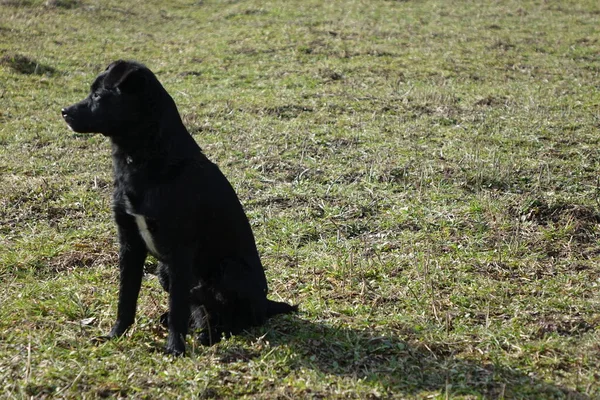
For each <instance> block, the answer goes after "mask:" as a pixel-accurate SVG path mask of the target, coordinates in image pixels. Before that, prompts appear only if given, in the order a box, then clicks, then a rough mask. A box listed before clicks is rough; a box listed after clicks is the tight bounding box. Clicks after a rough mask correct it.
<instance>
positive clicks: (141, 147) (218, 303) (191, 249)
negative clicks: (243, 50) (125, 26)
mask: <svg viewBox="0 0 600 400" xmlns="http://www.w3.org/2000/svg"><path fill="white" fill-rule="evenodd" d="M62 115H63V117H64V119H65V121H66V122H67V124H68V125H69V126H70V127H71V128H72V129H73V130H74V131H76V132H81V133H86V132H87V133H102V134H103V135H105V136H108V137H109V138H110V140H111V143H112V155H113V169H114V179H115V182H114V196H113V210H114V217H115V221H116V223H117V227H118V232H119V243H120V252H119V267H120V286H119V304H118V312H117V321H116V323H115V325H114V326H113V328H112V330H111V331H110V333H109V334H108V337H117V336H121V335H123V334H124V333H125V331H126V330H127V328H129V326H131V324H132V323H133V321H134V318H135V311H136V303H137V298H138V294H139V290H140V285H141V280H142V274H143V264H144V260H145V259H146V255H147V253H148V252H150V253H152V254H153V255H154V256H155V257H157V258H158V260H160V267H159V278H160V282H161V284H162V285H163V287H164V288H165V290H166V291H168V292H169V313H168V315H165V316H164V317H163V318H161V319H162V320H163V321H164V322H166V323H167V324H168V327H169V336H168V342H167V351H168V352H169V353H172V354H183V353H184V351H185V335H186V334H187V331H188V321H190V316H191V321H192V325H193V326H194V327H196V328H200V329H201V330H202V332H201V335H200V340H201V341H202V343H204V344H212V343H214V342H216V341H218V340H219V339H220V338H221V336H222V335H223V334H225V335H229V334H236V333H238V332H240V331H241V330H243V329H245V328H247V327H250V326H253V325H259V324H262V323H263V322H264V321H265V320H266V318H268V317H270V316H272V315H275V314H279V313H288V312H292V311H295V310H297V307H296V306H291V305H289V304H286V303H279V302H274V301H271V300H268V299H267V297H266V295H267V281H266V279H265V274H264V271H263V267H262V264H261V261H260V258H259V256H258V251H257V249H256V244H255V242H254V236H253V234H252V230H251V228H250V224H249V223H248V219H247V218H246V215H245V213H244V211H243V209H242V206H241V204H240V202H239V200H238V197H237V195H236V194H235V192H234V190H233V188H232V187H231V185H230V184H229V182H228V181H227V179H226V178H225V176H224V175H223V174H222V173H221V171H220V170H219V168H218V167H217V166H216V165H215V164H213V163H212V162H210V161H209V160H208V159H207V158H206V156H205V155H204V154H203V153H202V151H201V150H200V148H199V147H198V145H197V144H196V142H195V141H194V139H193V138H192V136H191V135H190V134H189V133H188V131H187V130H186V128H185V127H184V125H183V123H182V121H181V118H180V117H179V112H178V111H177V107H176V106H175V102H174V101H173V99H172V98H171V96H169V94H168V93H167V92H166V90H165V89H164V88H163V87H162V85H161V84H160V83H159V81H158V80H157V79H156V77H155V76H154V74H153V73H152V72H151V71H150V70H149V69H148V68H146V67H145V66H143V65H141V64H139V63H136V62H131V61H121V60H120V61H116V62H114V63H112V64H110V65H109V66H108V68H107V69H106V71H104V72H103V73H101V74H100V75H99V76H98V77H97V78H96V80H95V81H94V83H93V84H92V87H91V93H90V95H89V96H88V97H87V98H85V99H84V100H82V101H81V102H79V103H77V104H74V105H72V106H70V107H67V108H64V109H63V110H62Z"/></svg>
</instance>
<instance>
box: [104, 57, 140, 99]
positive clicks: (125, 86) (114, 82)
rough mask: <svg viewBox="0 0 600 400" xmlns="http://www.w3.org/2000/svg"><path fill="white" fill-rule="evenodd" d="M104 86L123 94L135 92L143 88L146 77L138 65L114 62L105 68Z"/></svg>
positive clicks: (120, 61)
mask: <svg viewBox="0 0 600 400" xmlns="http://www.w3.org/2000/svg"><path fill="white" fill-rule="evenodd" d="M107 71H108V76H107V77H106V81H105V84H106V85H107V86H110V87H115V88H119V89H120V90H121V91H124V92H129V93H132V92H137V91H140V90H142V89H143V88H144V86H145V84H146V77H145V74H144V71H143V69H142V68H141V67H140V65H137V64H134V63H130V62H127V61H122V60H119V61H115V62H113V63H112V64H110V65H109V66H108V68H107Z"/></svg>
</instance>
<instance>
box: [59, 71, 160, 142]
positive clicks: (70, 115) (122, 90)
mask: <svg viewBox="0 0 600 400" xmlns="http://www.w3.org/2000/svg"><path fill="white" fill-rule="evenodd" d="M157 85H158V86H157ZM157 87H158V88H160V89H162V86H160V84H159V83H158V81H157V80H156V77H155V76H154V74H152V72H150V70H149V69H148V68H146V67H145V66H143V65H142V64H139V63H136V62H133V61H123V60H119V61H115V62H113V63H112V64H110V65H109V66H108V68H106V70H105V71H104V72H102V73H101V74H100V75H98V77H97V78H96V80H95V81H94V83H93V84H92V86H91V91H90V94H89V95H88V96H87V97H86V98H85V99H83V100H82V101H80V102H79V103H76V104H73V105H72V106H69V107H66V108H63V109H62V116H63V118H64V119H65V121H66V122H67V124H68V125H69V127H70V128H71V129H72V130H74V131H75V132H79V133H102V134H103V135H106V136H117V135H121V134H124V133H127V132H131V131H136V130H140V128H143V127H144V126H147V125H148V124H149V123H151V122H152V120H153V119H154V118H155V117H156V115H155V113H153V108H154V106H155V105H154V104H153V102H152V101H150V100H151V99H155V100H156V99H157V97H158V98H160V97H161V93H160V92H159V93H153V94H151V93H149V92H150V91H156V90H157V89H156V88H157ZM160 89H159V90H160ZM163 90H164V89H163Z"/></svg>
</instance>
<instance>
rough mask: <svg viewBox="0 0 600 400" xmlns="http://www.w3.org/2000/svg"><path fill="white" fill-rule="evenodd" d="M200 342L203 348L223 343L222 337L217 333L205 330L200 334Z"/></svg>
mask: <svg viewBox="0 0 600 400" xmlns="http://www.w3.org/2000/svg"><path fill="white" fill-rule="evenodd" d="M198 341H199V342H200V344H201V345H202V346H212V345H213V344H216V343H219V342H220V341H221V335H220V334H219V333H217V332H215V331H209V330H208V329H204V330H202V332H200V333H199V334H198Z"/></svg>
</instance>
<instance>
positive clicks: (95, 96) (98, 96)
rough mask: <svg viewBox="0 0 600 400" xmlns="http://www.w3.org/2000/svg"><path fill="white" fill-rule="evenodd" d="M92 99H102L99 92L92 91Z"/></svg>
mask: <svg viewBox="0 0 600 400" xmlns="http://www.w3.org/2000/svg"><path fill="white" fill-rule="evenodd" d="M92 100H100V95H99V94H98V93H92Z"/></svg>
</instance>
